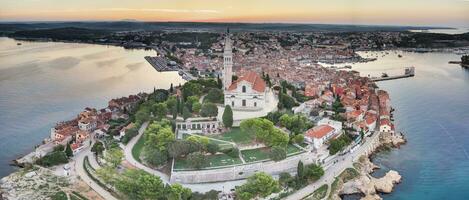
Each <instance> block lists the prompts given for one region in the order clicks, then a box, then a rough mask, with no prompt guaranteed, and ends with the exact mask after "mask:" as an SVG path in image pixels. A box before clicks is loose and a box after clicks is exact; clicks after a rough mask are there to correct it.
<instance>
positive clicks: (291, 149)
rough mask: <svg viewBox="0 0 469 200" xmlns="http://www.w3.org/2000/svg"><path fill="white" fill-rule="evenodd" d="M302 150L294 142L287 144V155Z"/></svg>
mask: <svg viewBox="0 0 469 200" xmlns="http://www.w3.org/2000/svg"><path fill="white" fill-rule="evenodd" d="M300 152H301V150H300V149H299V148H298V147H296V146H295V145H293V144H289V145H288V146H287V156H290V155H294V154H297V153H300Z"/></svg>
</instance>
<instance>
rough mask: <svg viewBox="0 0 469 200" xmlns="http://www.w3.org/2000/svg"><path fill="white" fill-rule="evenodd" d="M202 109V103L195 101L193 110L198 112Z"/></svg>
mask: <svg viewBox="0 0 469 200" xmlns="http://www.w3.org/2000/svg"><path fill="white" fill-rule="evenodd" d="M200 109H202V104H200V103H199V102H195V103H194V104H192V112H194V113H197V114H198V113H199V112H200Z"/></svg>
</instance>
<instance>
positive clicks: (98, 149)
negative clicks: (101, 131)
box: [91, 141, 104, 155]
mask: <svg viewBox="0 0 469 200" xmlns="http://www.w3.org/2000/svg"><path fill="white" fill-rule="evenodd" d="M103 151H104V144H103V143H102V142H99V141H98V142H95V143H94V145H93V147H91V152H94V153H95V154H96V155H102V154H103Z"/></svg>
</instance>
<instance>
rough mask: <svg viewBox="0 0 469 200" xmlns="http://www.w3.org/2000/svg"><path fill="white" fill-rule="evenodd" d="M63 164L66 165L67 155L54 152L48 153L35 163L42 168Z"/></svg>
mask: <svg viewBox="0 0 469 200" xmlns="http://www.w3.org/2000/svg"><path fill="white" fill-rule="evenodd" d="M65 163H68V157H67V154H65V152H63V151H55V152H52V153H49V154H47V155H45V156H44V157H42V158H40V159H38V160H37V161H36V164H38V165H41V166H44V167H50V166H54V165H59V164H65Z"/></svg>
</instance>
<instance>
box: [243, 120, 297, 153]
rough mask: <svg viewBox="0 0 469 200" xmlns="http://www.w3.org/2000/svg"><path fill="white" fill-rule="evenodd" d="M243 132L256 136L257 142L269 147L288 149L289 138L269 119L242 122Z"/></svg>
mask: <svg viewBox="0 0 469 200" xmlns="http://www.w3.org/2000/svg"><path fill="white" fill-rule="evenodd" d="M241 130H242V131H245V132H248V133H249V134H253V135H255V136H256V140H259V141H262V142H264V143H265V144H266V145H268V146H279V147H283V148H286V146H287V144H288V141H289V139H290V138H289V137H288V135H287V134H286V133H285V132H283V131H282V130H280V129H278V128H276V127H275V126H274V124H273V123H272V122H271V121H269V120H268V119H262V118H254V119H248V120H244V121H243V122H241Z"/></svg>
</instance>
